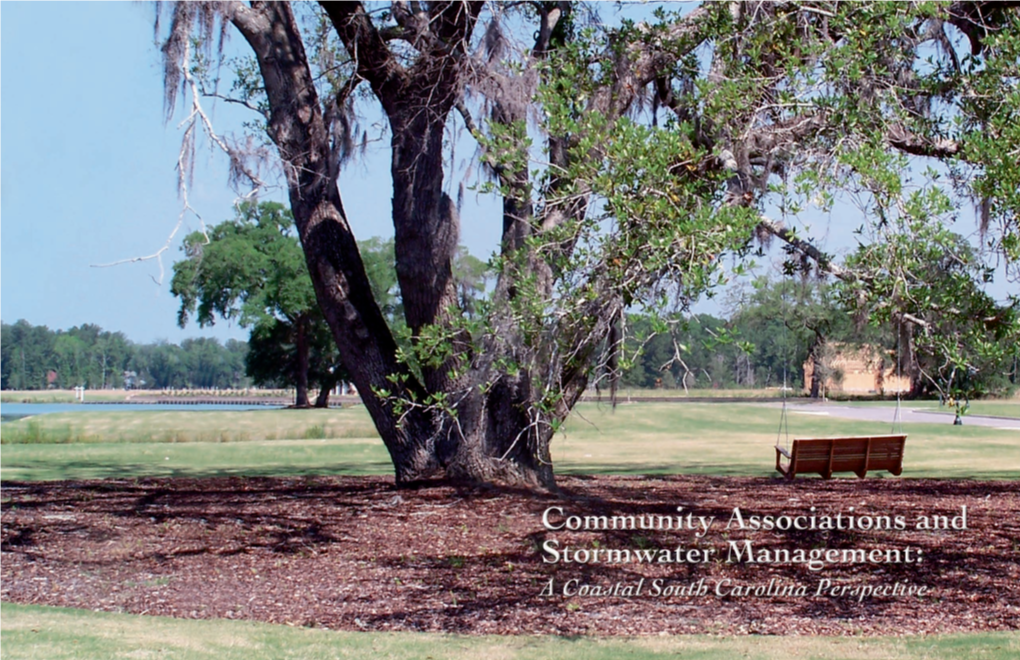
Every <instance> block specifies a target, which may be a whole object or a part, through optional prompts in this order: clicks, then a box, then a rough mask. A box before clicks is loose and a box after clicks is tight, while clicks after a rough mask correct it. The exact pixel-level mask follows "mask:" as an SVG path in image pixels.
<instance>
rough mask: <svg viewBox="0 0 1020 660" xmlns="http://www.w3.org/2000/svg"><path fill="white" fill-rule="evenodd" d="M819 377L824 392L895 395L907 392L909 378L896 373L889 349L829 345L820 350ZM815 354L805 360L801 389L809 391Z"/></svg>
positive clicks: (893, 358) (908, 389) (814, 367)
mask: <svg viewBox="0 0 1020 660" xmlns="http://www.w3.org/2000/svg"><path fill="white" fill-rule="evenodd" d="M821 362H822V366H821V367H820V368H821V372H820V373H819V377H820V378H821V379H822V384H821V385H822V389H823V391H824V393H826V394H836V393H839V394H879V395H881V394H896V393H897V392H899V393H906V392H909V391H910V378H909V377H908V376H906V375H897V374H896V360H895V357H894V356H893V355H892V353H891V352H883V351H882V350H880V349H878V348H875V347H874V346H863V347H857V346H848V345H846V344H828V345H826V347H825V348H824V349H823V350H822V359H821ZM815 369H816V365H815V359H814V356H811V357H808V359H807V361H806V362H805V363H804V389H805V391H807V392H810V391H811V381H812V380H813V379H814V375H815Z"/></svg>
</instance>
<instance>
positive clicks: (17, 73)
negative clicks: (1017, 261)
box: [0, 1, 1001, 342]
mask: <svg viewBox="0 0 1020 660" xmlns="http://www.w3.org/2000/svg"><path fill="white" fill-rule="evenodd" d="M153 18H154V7H153V5H152V4H151V3H126V2H117V3H113V2H108V3H102V2H96V3H85V2H82V3H49V2H8V1H4V2H2V3H0V86H2V87H0V98H2V109H0V131H2V142H0V252H2V254H0V268H2V273H0V287H2V292H0V318H2V319H3V321H4V322H6V323H13V322H15V321H16V320H18V319H21V318H24V319H26V320H28V321H29V322H31V323H33V324H37V325H47V326H49V327H50V328H52V329H57V328H68V327H71V326H73V325H79V324H82V323H95V324H98V325H100V326H102V327H103V328H105V329H107V330H119V331H122V332H124V333H125V334H126V335H127V336H128V337H129V338H130V339H132V340H134V341H138V342H149V341H153V340H156V339H168V340H170V341H173V342H179V341H180V340H181V339H183V338H185V337H191V336H215V337H219V338H220V339H226V338H229V337H235V338H239V339H243V338H246V337H247V331H246V330H244V329H242V328H239V327H237V326H236V324H230V323H227V322H225V321H221V322H218V323H217V324H216V326H214V327H212V328H199V327H198V326H197V325H194V324H191V325H189V326H188V327H187V328H185V329H183V330H182V329H180V328H178V327H177V325H176V312H177V308H178V305H177V301H176V299H175V298H174V297H173V296H172V295H171V294H170V291H169V279H170V273H171V266H172V263H173V261H174V260H175V259H177V258H178V257H179V256H180V251H179V245H180V238H181V237H183V236H184V235H185V234H186V233H188V232H190V231H193V230H194V229H197V228H198V226H199V225H198V222H197V220H196V219H195V218H194V217H191V216H189V217H188V218H187V220H186V223H185V226H184V227H182V229H181V231H180V232H179V234H178V236H177V240H175V242H174V244H173V245H172V246H171V248H170V249H169V250H168V251H167V252H166V253H165V254H164V258H163V264H164V267H165V269H166V275H165V276H164V278H163V282H162V284H157V283H156V282H155V281H154V278H158V277H159V271H160V269H159V266H158V264H157V263H156V262H154V261H149V262H144V263H136V264H128V265H121V266H116V267H111V268H95V267H93V266H94V265H95V264H104V263H109V262H113V261H117V260H122V259H127V258H131V257H137V256H142V255H148V254H152V253H153V252H155V251H156V250H158V249H159V248H160V247H161V246H163V244H164V243H165V242H166V240H167V237H168V235H169V234H170V232H171V231H172V230H173V227H174V225H175V223H176V220H177V216H178V213H179V212H180V209H181V202H180V200H179V198H178V195H177V178H176V174H175V171H174V166H175V164H176V161H177V154H178V150H179V146H180V133H179V131H178V130H177V128H176V124H177V122H178V121H180V119H181V116H180V113H178V114H177V115H176V116H175V119H174V120H172V121H171V122H170V123H168V124H164V121H163V120H164V114H163V90H162V72H161V66H160V61H159V51H158V48H157V47H156V44H155V37H154V34H153V29H152V24H153ZM233 42H234V43H233V46H232V47H234V48H240V47H241V46H242V45H243V44H242V43H241V42H240V39H239V38H237V37H235V38H234V40H233ZM210 111H211V114H212V115H213V118H214V121H215V123H216V125H217V128H218V129H219V130H220V131H221V132H229V131H230V130H231V129H235V130H236V129H237V128H238V127H239V124H240V121H241V118H242V115H240V114H239V113H238V112H236V111H235V108H234V107H233V106H224V105H222V104H221V105H220V106H217V107H212V106H210ZM469 155H470V153H469V149H464V148H459V150H458V156H457V158H458V160H460V159H461V158H462V157H463V156H469ZM388 169H389V167H388V155H387V153H386V151H385V149H381V148H380V149H377V150H376V151H375V152H374V153H373V154H372V155H370V157H369V158H367V159H366V160H365V161H363V162H361V163H358V164H355V165H354V166H353V167H350V168H348V169H347V170H346V171H345V172H344V174H343V176H342V178H341V192H342V194H343V198H344V204H345V207H346V209H347V211H348V213H349V215H350V219H351V224H352V226H353V228H354V231H355V234H356V235H357V236H358V238H360V239H364V238H369V237H371V236H385V235H391V234H392V226H391V225H390V220H389V214H390V208H389V204H390V197H391V190H390V187H389V173H388ZM226 172H227V168H226V165H225V163H224V161H223V159H222V158H221V157H219V156H217V155H216V154H214V153H212V152H210V151H208V150H206V151H202V152H200V154H199V157H198V165H197V168H196V171H195V180H194V186H193V188H192V190H191V204H192V206H193V207H194V208H195V209H197V210H198V211H199V212H200V213H201V214H202V216H203V217H204V218H205V220H206V222H207V223H210V224H215V223H217V222H219V221H222V220H224V219H227V218H229V217H231V216H232V210H231V206H232V202H233V201H234V199H235V193H234V192H232V191H231V190H230V189H229V187H228V185H227V177H226ZM454 185H456V184H454ZM269 198H275V199H280V200H281V201H282V200H283V195H282V193H281V192H280V191H277V192H276V193H275V194H271V195H270V196H269ZM497 204H498V202H497V200H495V199H492V198H484V199H479V198H478V197H477V196H475V195H474V194H472V193H469V194H468V198H467V199H466V202H465V207H464V208H463V209H462V211H461V218H462V229H461V241H462V243H464V244H465V245H467V246H468V248H469V249H470V250H471V252H472V253H474V254H475V255H477V256H479V257H482V258H486V257H487V256H488V255H489V254H490V252H491V251H492V250H493V249H494V248H495V246H496V241H497V237H498V231H499V226H500V219H499V215H498V211H497V208H498V206H497ZM834 215H836V216H838V217H839V219H840V220H841V221H840V222H835V223H832V225H831V228H827V226H826V223H825V222H824V219H823V218H815V226H814V231H813V232H812V234H813V235H815V236H816V237H818V243H819V245H820V247H822V248H823V249H829V250H834V249H835V248H838V247H840V246H847V245H850V244H852V239H851V233H850V232H851V231H852V229H853V228H854V227H856V226H857V225H859V224H860V220H859V218H858V217H855V216H857V215H858V214H857V212H856V211H855V210H852V209H849V208H846V207H844V208H843V209H837V210H836V212H835V214H834ZM963 215H965V216H966V215H968V213H966V212H965V213H964V214H963ZM965 222H966V221H964V223H961V224H965ZM960 229H961V230H964V231H965V233H966V232H967V231H970V228H966V227H960ZM1000 295H1001V294H1000ZM697 309H698V310H699V311H707V312H710V313H716V314H718V313H720V307H719V305H718V303H708V304H702V305H700V306H699V307H698V308H697Z"/></svg>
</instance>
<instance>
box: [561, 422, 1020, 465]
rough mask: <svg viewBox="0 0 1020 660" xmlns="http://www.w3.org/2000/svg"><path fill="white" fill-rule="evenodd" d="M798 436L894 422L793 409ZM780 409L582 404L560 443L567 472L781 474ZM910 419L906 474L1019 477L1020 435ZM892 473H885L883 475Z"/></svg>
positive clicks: (872, 429) (880, 427) (877, 430)
mask: <svg viewBox="0 0 1020 660" xmlns="http://www.w3.org/2000/svg"><path fill="white" fill-rule="evenodd" d="M788 420H789V421H788V428H789V434H790V439H791V440H792V439H793V438H798V437H837V436H845V435H869V434H886V433H889V432H890V427H889V424H886V423H882V422H864V421H856V420H846V419H839V418H837V417H831V416H826V417H822V416H815V415H800V414H796V413H791V414H790V415H789V416H788ZM779 421H780V411H779V409H777V408H775V407H770V406H765V405H759V404H753V403H744V404H721V403H699V404H668V403H642V404H629V405H619V406H617V408H616V410H615V411H613V410H612V409H611V408H610V407H609V406H597V405H594V404H587V405H583V406H580V407H579V408H578V414H577V415H575V416H574V417H572V418H571V420H570V421H569V423H568V424H567V427H566V430H565V433H563V434H562V435H561V437H559V438H557V439H556V441H555V444H554V446H553V457H554V459H555V460H556V463H557V466H558V469H559V471H560V472H574V473H631V474H709V475H723V476H767V475H773V474H777V473H776V472H775V449H774V446H775V444H776V440H777V436H778V439H779V442H780V444H782V445H785V443H786V434H785V433H783V434H781V435H780V434H779V433H778V431H779ZM949 422H950V420H949V419H947V421H946V423H945V424H907V425H904V428H903V431H904V432H905V433H907V434H908V437H907V446H906V452H905V460H904V471H903V476H904V477H951V478H961V477H962V478H992V479H1000V478H1001V479H1016V478H1020V432H1017V431H1009V430H1000V429H993V428H987V427H978V426H966V425H965V426H953V425H952V424H951V423H949ZM885 474H887V473H883V472H877V473H874V475H875V476H882V475H885Z"/></svg>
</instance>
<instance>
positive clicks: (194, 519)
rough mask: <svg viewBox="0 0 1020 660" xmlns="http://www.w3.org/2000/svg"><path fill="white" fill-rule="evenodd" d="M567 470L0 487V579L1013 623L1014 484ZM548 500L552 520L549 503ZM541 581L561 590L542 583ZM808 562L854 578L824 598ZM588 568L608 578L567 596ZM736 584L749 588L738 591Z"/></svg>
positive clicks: (270, 594)
mask: <svg viewBox="0 0 1020 660" xmlns="http://www.w3.org/2000/svg"><path fill="white" fill-rule="evenodd" d="M560 483H561V486H562V488H563V493H562V494H560V495H558V496H553V495H548V494H536V493H531V492H526V491H516V490H508V489H463V488H458V487H455V486H452V485H446V484H434V485H429V486H426V487H422V488H419V489H416V490H404V491H396V490H394V488H393V486H392V482H391V481H388V480H386V479H383V478H341V477H317V478H302V479H265V478H224V479H202V480H197V479H140V480H105V481H86V482H48V483H5V484H4V485H3V505H2V511H3V513H2V526H3V533H2V553H3V554H2V567H0V577H2V582H0V597H2V599H3V600H5V601H13V602H18V603H36V604H46V605H59V606H67V607H80V608H89V609H94V610H106V611H117V612H133V613H139V614H152V615H165V616H175V617H184V618H228V619H253V620H259V621H268V622H273V623H286V624H292V625H300V626H317V627H326V628H331V629H344V630H375V631H381V630H405V631H445V632H457V633H468V634H488V633H498V634H519V633H538V634H559V635H575V634H597V635H632V634H638V635H647V634H660V633H669V634H676V633H712V634H725V635H730V634H749V633H761V634H776V635H803V634H828V635H833V634H834V635H849V634H866V635H900V634H915V633H936V632H938V633H949V632H962V631H978V630H1016V629H1018V628H1020V593H1018V591H1020V590H1018V585H1020V562H1018V557H1020V495H1018V493H1017V490H1018V489H1017V484H1016V483H1015V482H1012V483H1011V482H975V481H944V480H920V479H867V480H854V479H852V478H851V479H836V480H832V481H821V480H817V479H804V480H798V481H796V482H794V483H786V482H782V481H778V480H771V479H745V478H711V477H684V476H679V477H662V478H657V477H641V478H633V477H610V476H598V477H591V478H580V477H564V478H561V480H560ZM964 506H966V511H967V529H956V530H954V529H949V530H935V531H933V530H916V529H914V522H915V520H916V519H917V517H918V516H929V515H933V514H938V515H942V516H946V517H947V519H948V520H952V519H953V518H954V517H956V516H959V515H960V513H961V508H962V507H964ZM549 507H561V508H562V509H563V512H564V514H576V515H579V516H600V515H606V516H613V515H635V516H639V515H642V514H655V515H667V516H668V515H671V516H674V517H675V516H676V515H677V514H676V508H677V507H684V510H683V512H682V513H681V514H680V515H686V514H687V513H688V512H690V513H693V514H694V515H695V516H715V517H716V522H715V523H714V525H713V527H712V528H711V530H710V532H709V533H708V534H707V535H706V536H705V537H704V538H703V539H700V540H698V539H696V538H695V532H693V531H690V530H687V529H682V530H676V529H673V530H662V531H654V530H620V529H616V530H606V531H553V530H548V529H546V528H545V527H544V526H543V522H542V513H543V511H545V510H546V509H547V508H549ZM735 507H739V508H740V509H741V512H742V513H743V514H744V515H745V516H751V515H769V514H771V515H775V516H778V515H798V514H799V515H811V514H814V515H830V516H835V515H836V514H837V513H839V514H841V515H843V516H849V515H852V516H857V517H858V518H857V520H858V521H859V520H860V519H861V518H863V517H875V516H881V515H888V516H897V515H899V516H902V517H903V518H904V519H905V520H906V521H907V523H908V525H907V529H904V530H881V531H874V530H869V531H861V530H846V529H844V530H817V529H816V530H802V531H796V530H794V531H751V530H736V529H731V530H729V531H727V530H725V529H723V527H724V526H725V524H726V523H727V521H729V520H730V517H731V515H732V512H733V509H734V508H735ZM811 507H815V510H814V511H812V510H811ZM850 507H854V510H853V512H852V513H851V511H850ZM554 513H555V514H556V515H555V516H553V517H552V520H553V521H554V522H556V521H560V520H562V517H561V516H559V512H558V511H554ZM957 522H958V523H959V522H962V521H960V520H957ZM745 539H746V540H751V541H752V542H753V544H754V547H755V548H756V549H760V548H767V549H770V550H775V549H783V548H787V549H795V548H802V549H808V550H810V549H826V548H836V549H840V548H845V549H865V550H873V549H878V550H885V549H900V550H902V549H905V548H911V549H912V551H913V552H918V551H919V553H920V557H921V561H920V562H919V563H916V562H915V563H899V564H897V563H835V564H829V565H827V566H825V568H824V569H823V570H820V571H812V570H810V569H809V568H807V567H806V566H805V565H804V564H802V563H747V562H745V561H727V551H726V548H727V547H728V542H729V541H737V542H742V541H743V540H745ZM547 540H556V541H558V542H559V543H560V548H561V549H562V548H563V547H564V546H570V547H571V548H574V549H582V548H583V549H586V550H589V551H590V550H596V549H603V550H605V549H620V550H622V549H628V550H630V551H632V552H633V551H636V550H642V549H644V550H647V549H652V550H656V549H659V548H665V549H673V548H675V547H676V546H678V545H680V546H684V547H685V548H700V549H702V550H704V549H707V548H715V549H717V555H716V557H715V559H714V560H713V561H708V562H701V563H670V564H657V563H655V564H647V563H637V562H635V561H631V562H628V563H617V564H612V563H587V564H564V563H558V564H550V563H546V562H544V561H543V557H545V558H548V557H550V554H549V553H548V552H545V551H543V544H544V543H545V542H546V541H547ZM642 578H643V579H644V582H641V580H642ZM550 580H552V585H553V595H551V596H549V595H543V594H542V592H543V591H546V592H547V593H548V591H549V585H550ZM571 580H576V581H575V582H571ZM654 580H660V583H659V584H660V585H661V586H669V585H672V586H674V587H677V588H679V587H682V586H685V585H692V584H693V585H698V584H699V583H700V584H704V585H705V586H706V589H707V593H701V594H698V593H694V594H687V595H673V596H664V595H662V594H661V593H660V594H659V595H654V594H652V593H651V592H652V584H653V581H654ZM702 580H703V582H702ZM822 580H829V581H830V583H831V584H834V585H839V586H845V587H847V588H849V589H853V588H857V589H858V592H855V593H854V594H851V595H847V594H843V595H832V594H822V595H818V594H817V592H816V590H817V587H818V585H819V583H820V582H821V581H822ZM770 582H771V584H772V585H773V587H774V588H773V589H771V590H770V589H769V587H768V585H769V584H770ZM617 583H618V584H619V585H621V587H626V586H628V585H629V586H630V587H631V590H632V591H633V590H634V589H635V588H636V585H638V584H639V583H640V584H641V585H642V592H641V593H640V594H635V593H631V594H629V595H627V594H626V593H624V594H620V591H621V587H617V588H616V594H617V595H614V593H613V589H614V587H613V585H616V584H617ZM897 583H898V584H899V585H901V586H902V587H903V588H908V587H913V588H914V589H915V590H916V589H917V588H919V587H925V588H926V589H927V590H928V592H927V593H926V594H924V595H923V596H918V595H917V594H916V593H915V594H914V595H909V594H908V595H903V594H897V595H880V596H868V597H861V596H860V594H859V591H860V588H861V587H863V586H867V585H870V586H872V587H883V585H884V586H885V587H892V586H894V585H896V584H897ZM582 585H596V586H597V587H598V588H600V589H603V590H605V591H608V592H610V593H608V594H604V595H598V594H597V593H596V594H587V595H581V594H576V593H574V592H575V591H577V590H580V587H581V586H582ZM718 585H724V586H723V587H722V591H723V592H724V594H723V595H719V594H718V593H716V591H715V590H716V588H719V586H718ZM734 587H739V588H745V587H746V588H747V589H748V590H750V591H752V592H753V590H754V589H755V588H757V589H759V591H760V593H758V594H755V593H750V594H748V595H742V594H734V593H733V592H732V591H733V588H734ZM564 588H566V589H567V591H568V595H564V594H563V589H564ZM784 588H786V589H787V592H786V593H785V594H784V593H779V594H778V595H777V594H776V593H775V592H776V591H777V590H778V591H780V592H782V589H784ZM798 588H800V589H801V590H802V593H797V589H798ZM691 590H692V591H697V589H691Z"/></svg>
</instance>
